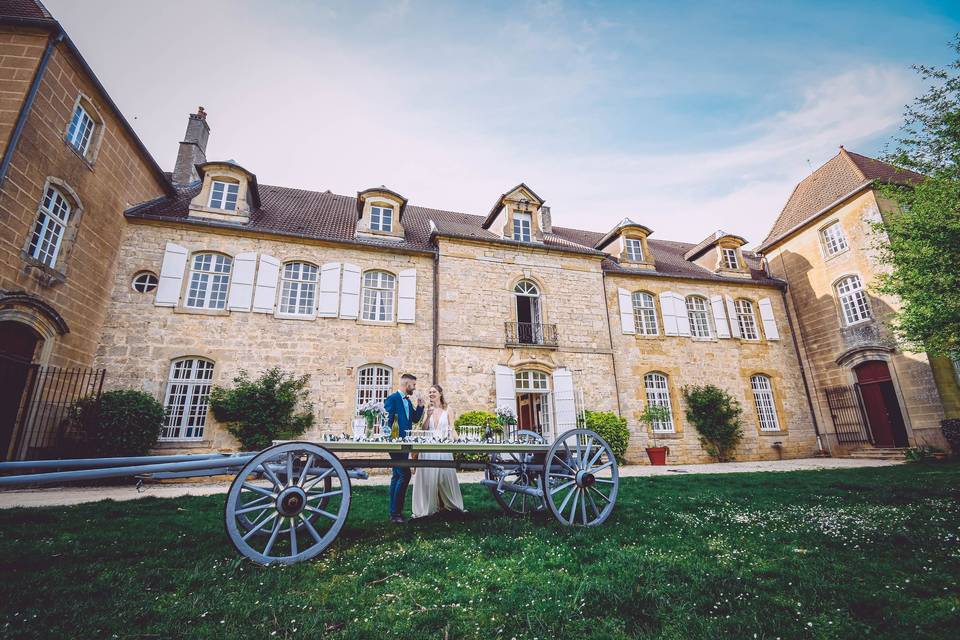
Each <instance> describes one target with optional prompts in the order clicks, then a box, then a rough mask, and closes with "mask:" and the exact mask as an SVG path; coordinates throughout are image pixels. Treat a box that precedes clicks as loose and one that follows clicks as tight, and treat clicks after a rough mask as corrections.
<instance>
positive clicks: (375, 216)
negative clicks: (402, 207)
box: [370, 204, 393, 233]
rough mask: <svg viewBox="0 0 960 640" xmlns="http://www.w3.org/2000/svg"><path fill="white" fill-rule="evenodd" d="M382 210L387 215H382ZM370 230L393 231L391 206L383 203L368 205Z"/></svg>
mask: <svg viewBox="0 0 960 640" xmlns="http://www.w3.org/2000/svg"><path fill="white" fill-rule="evenodd" d="M384 212H386V213H387V214H388V215H387V216H384ZM384 221H386V224H384ZM370 230H371V231H380V232H382V233H393V207H391V206H388V205H385V204H374V205H370Z"/></svg>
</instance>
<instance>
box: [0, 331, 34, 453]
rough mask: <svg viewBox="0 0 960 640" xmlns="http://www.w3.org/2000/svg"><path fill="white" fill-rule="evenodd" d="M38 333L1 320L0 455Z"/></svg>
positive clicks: (11, 427)
mask: <svg viewBox="0 0 960 640" xmlns="http://www.w3.org/2000/svg"><path fill="white" fill-rule="evenodd" d="M39 342H40V336H39V335H38V334H37V333H36V332H35V331H34V330H33V329H32V328H31V327H29V326H28V325H25V324H23V323H22V322H14V321H10V320H6V321H0V459H6V457H7V450H8V449H9V448H10V440H11V439H12V438H13V430H14V426H15V425H16V422H17V414H18V413H19V412H20V404H21V400H22V398H23V389H24V387H25V386H26V383H27V376H28V374H29V372H30V365H31V363H32V362H33V357H34V354H35V353H36V351H37V344H38V343H39Z"/></svg>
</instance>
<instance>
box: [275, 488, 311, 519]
mask: <svg viewBox="0 0 960 640" xmlns="http://www.w3.org/2000/svg"><path fill="white" fill-rule="evenodd" d="M306 506H307V494H306V493H305V492H304V490H303V489H301V488H300V487H287V488H286V489H284V490H283V491H281V492H280V495H279V496H277V511H278V512H279V513H280V515H281V516H283V517H285V518H293V517H295V516H298V515H300V514H301V513H302V512H303V510H304V508H305V507H306Z"/></svg>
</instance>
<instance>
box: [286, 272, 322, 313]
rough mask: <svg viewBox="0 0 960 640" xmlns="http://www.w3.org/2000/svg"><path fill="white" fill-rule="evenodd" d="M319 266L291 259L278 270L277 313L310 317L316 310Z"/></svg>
mask: <svg viewBox="0 0 960 640" xmlns="http://www.w3.org/2000/svg"><path fill="white" fill-rule="evenodd" d="M319 279H320V268H319V267H318V266H317V265H315V264H313V263H311V262H305V261H303V260H291V261H290V262H286V263H284V265H283V270H282V271H281V272H280V303H279V304H278V305H277V313H278V314H279V315H284V316H296V317H307V318H309V317H312V316H314V315H315V314H316V312H317V283H318V282H319Z"/></svg>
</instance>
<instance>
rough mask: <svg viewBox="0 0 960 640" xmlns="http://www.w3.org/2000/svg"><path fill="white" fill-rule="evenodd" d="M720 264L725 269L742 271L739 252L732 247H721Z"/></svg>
mask: <svg viewBox="0 0 960 640" xmlns="http://www.w3.org/2000/svg"><path fill="white" fill-rule="evenodd" d="M731 257H732V262H733V265H732V266H731V264H730V262H731ZM720 264H721V265H722V266H723V268H724V269H731V270H737V269H740V256H738V255H737V250H736V249H734V248H732V247H720Z"/></svg>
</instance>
